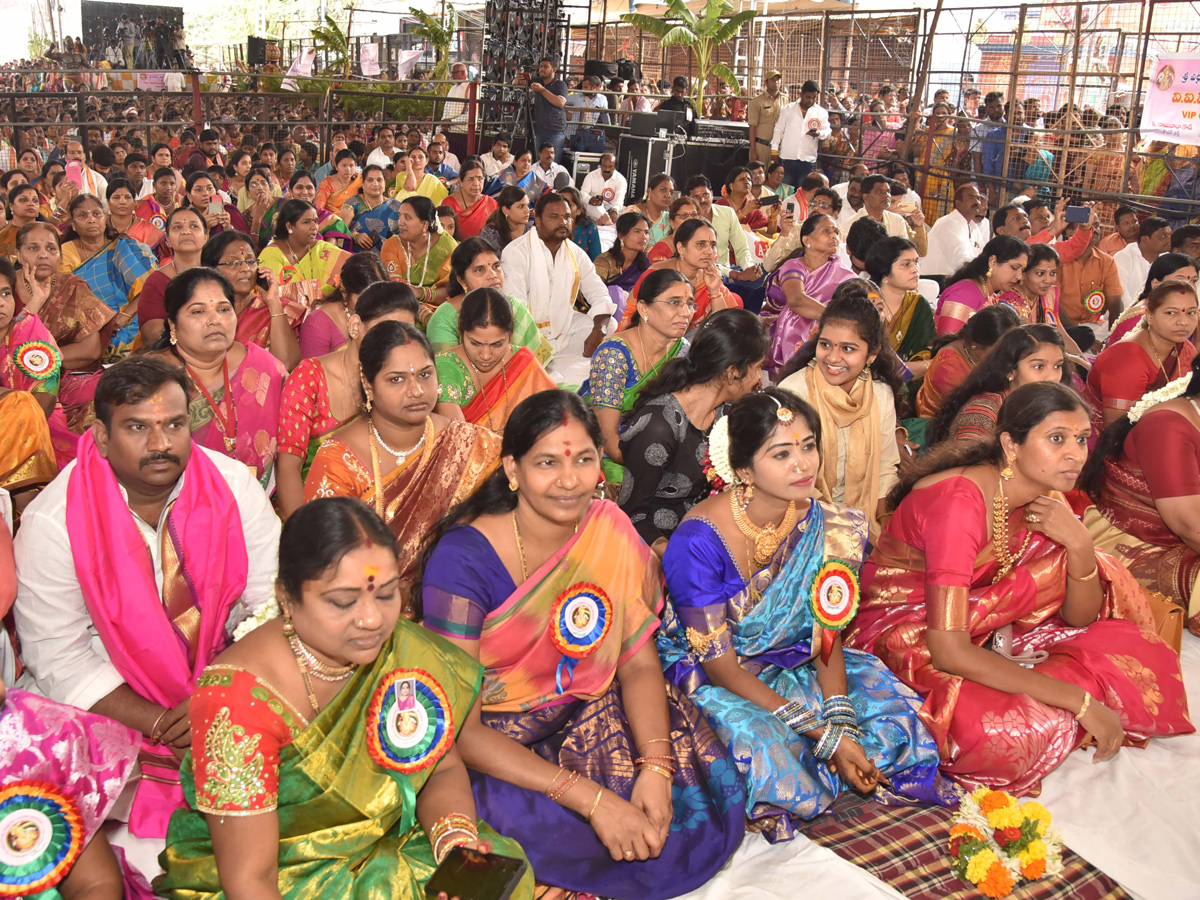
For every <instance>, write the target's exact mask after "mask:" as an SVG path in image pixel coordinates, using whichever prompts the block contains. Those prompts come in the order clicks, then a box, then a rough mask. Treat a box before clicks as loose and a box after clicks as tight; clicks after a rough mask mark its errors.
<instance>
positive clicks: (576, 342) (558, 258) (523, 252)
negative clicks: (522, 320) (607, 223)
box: [500, 228, 617, 357]
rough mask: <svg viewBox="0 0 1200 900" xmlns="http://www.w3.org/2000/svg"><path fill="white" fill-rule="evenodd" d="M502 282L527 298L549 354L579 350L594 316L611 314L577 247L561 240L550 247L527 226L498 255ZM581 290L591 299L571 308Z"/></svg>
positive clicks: (585, 257) (610, 304) (607, 298)
mask: <svg viewBox="0 0 1200 900" xmlns="http://www.w3.org/2000/svg"><path fill="white" fill-rule="evenodd" d="M500 264H501V266H502V267H503V268H504V287H505V290H507V291H508V293H509V294H511V295H512V296H514V297H516V298H517V299H519V300H524V301H525V302H526V303H528V304H529V309H530V311H531V312H532V313H533V319H534V321H535V322H536V323H537V326H538V328H539V329H541V332H542V334H544V335H545V336H546V339H547V340H549V341H550V344H551V346H553V347H554V355H555V357H558V356H560V355H563V354H570V355H578V356H582V355H583V345H584V342H585V341H586V340H587V336H588V334H590V333H591V331H592V326H593V322H594V321H595V319H596V317H597V316H601V315H608V316H611V315H612V314H613V313H614V312H616V310H617V305H616V304H615V303H614V302H613V300H612V298H611V297H610V296H609V294H608V288H607V287H606V286H605V284H604V281H603V279H601V278H600V276H599V275H597V274H596V267H595V266H594V265H592V261H591V260H590V259H589V258H588V255H587V253H586V252H584V250H583V248H582V247H580V246H578V245H577V244H575V243H573V242H572V241H569V240H567V241H563V243H562V246H560V247H559V248H558V253H557V254H555V255H553V256H551V254H550V250H549V249H548V248H547V247H546V245H545V244H544V243H542V240H541V238H539V237H538V233H537V229H536V228H531V229H530V230H529V231H527V232H526V233H525V234H524V235H523V236H522V237H519V238H517V239H516V240H514V241H510V242H509V244H508V246H507V247H505V248H504V252H503V253H502V254H501V256H500ZM580 292H582V293H583V296H584V298H585V299H586V300H587V301H588V303H589V304H590V305H591V309H590V310H589V311H588V313H587V314H586V315H584V314H583V313H581V312H578V311H577V310H576V309H575V297H576V295H577V294H578V293H580Z"/></svg>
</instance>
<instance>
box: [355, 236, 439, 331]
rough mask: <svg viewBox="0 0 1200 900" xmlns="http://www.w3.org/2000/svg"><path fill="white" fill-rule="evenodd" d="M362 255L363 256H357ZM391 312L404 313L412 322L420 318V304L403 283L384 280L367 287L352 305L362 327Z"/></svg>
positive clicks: (410, 289)
mask: <svg viewBox="0 0 1200 900" xmlns="http://www.w3.org/2000/svg"><path fill="white" fill-rule="evenodd" d="M362 255H364V254H361V253H360V254H359V256H362ZM357 258H358V257H352V259H357ZM347 265H349V263H347ZM393 312H406V313H408V314H409V315H411V316H412V319H413V321H414V322H416V321H418V320H419V319H420V316H421V304H420V302H419V301H418V300H417V295H416V294H414V293H413V289H412V288H411V287H409V286H408V285H407V284H406V283H405V282H403V281H388V280H387V279H386V278H385V279H384V280H383V281H377V282H375V283H374V284H370V285H367V287H366V289H365V290H363V292H362V293H361V294H359V295H358V302H357V303H356V304H355V305H354V315H356V316H358V318H359V320H360V321H361V322H362V323H363V325H366V324H367V323H368V322H375V321H378V320H379V319H382V318H383V317H384V316H386V315H387V314H388V313H393Z"/></svg>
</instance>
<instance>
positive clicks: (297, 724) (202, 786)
mask: <svg viewBox="0 0 1200 900" xmlns="http://www.w3.org/2000/svg"><path fill="white" fill-rule="evenodd" d="M191 719H192V766H193V770H194V773H195V782H196V809H197V810H199V811H200V812H202V813H208V814H215V815H221V816H251V815H256V814H258V813H264V812H270V811H271V810H274V809H276V808H277V807H278V805H279V751H280V748H282V747H284V746H286V745H287V744H289V743H291V741H292V740H293V739H294V738H295V737H296V736H297V735H298V734H300V732H301V731H303V730H304V728H305V727H306V726H307V725H308V721H307V720H306V719H305V718H304V716H302V715H301V714H300V713H299V712H298V711H297V710H296V708H295V707H294V706H292V705H291V704H290V703H288V701H287V700H286V699H284V698H283V697H282V696H281V695H280V693H279V692H278V691H277V690H275V688H273V687H271V685H269V684H267V682H265V681H263V680H261V679H260V678H258V677H257V676H255V675H252V674H250V673H249V672H247V671H246V670H245V669H239V668H237V667H236V666H209V667H208V668H207V669H205V670H204V673H203V674H202V675H201V676H200V678H199V679H198V680H197V681H196V692H195V693H194V694H193V695H192V703H191Z"/></svg>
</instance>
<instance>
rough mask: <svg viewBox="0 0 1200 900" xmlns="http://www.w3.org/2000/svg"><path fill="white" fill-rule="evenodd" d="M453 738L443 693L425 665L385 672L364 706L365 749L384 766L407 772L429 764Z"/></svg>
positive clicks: (443, 751) (438, 757) (447, 703)
mask: <svg viewBox="0 0 1200 900" xmlns="http://www.w3.org/2000/svg"><path fill="white" fill-rule="evenodd" d="M453 740H454V712H453V710H452V709H451V708H450V701H449V700H448V699H447V698H446V692H445V691H444V690H442V686H441V685H440V684H438V683H437V681H436V679H434V677H433V676H432V675H430V674H429V673H428V672H426V671H424V670H423V669H396V670H395V671H393V672H389V673H388V674H387V675H385V676H384V678H383V680H382V681H381V682H380V683H379V687H378V688H376V690H375V695H374V696H373V697H372V698H371V705H370V707H369V708H368V709H367V750H368V751H369V752H370V754H371V758H372V759H374V760H375V762H377V763H379V765H381V766H383V767H384V768H385V769H394V770H395V771H397V772H401V773H403V774H405V775H410V774H412V773H413V772H418V771H420V770H421V769H424V768H427V767H428V766H432V765H433V764H434V763H436V762H437V761H438V760H439V759H441V758H442V757H443V756H444V755H445V754H446V751H447V750H449V749H450V745H451V743H452V742H453Z"/></svg>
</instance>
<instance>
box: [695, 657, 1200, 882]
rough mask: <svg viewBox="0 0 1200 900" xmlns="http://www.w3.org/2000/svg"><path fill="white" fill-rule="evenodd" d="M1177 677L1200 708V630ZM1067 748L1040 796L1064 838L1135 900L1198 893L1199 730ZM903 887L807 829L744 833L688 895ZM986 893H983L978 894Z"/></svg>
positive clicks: (1196, 712) (1199, 712)
mask: <svg viewBox="0 0 1200 900" xmlns="http://www.w3.org/2000/svg"><path fill="white" fill-rule="evenodd" d="M1183 680H1184V685H1185V686H1186V688H1187V692H1188V699H1189V701H1190V706H1189V710H1190V712H1191V715H1192V718H1193V720H1196V718H1197V716H1200V638H1196V637H1193V636H1192V635H1190V634H1185V635H1184V638H1183ZM1092 756H1093V752H1092V751H1091V750H1084V751H1077V752H1075V753H1072V754H1071V756H1070V757H1069V758H1068V759H1067V761H1066V762H1065V763H1063V765H1061V766H1060V767H1059V768H1058V769H1056V770H1055V771H1054V772H1052V773H1051V774H1050V776H1049V777H1048V778H1046V780H1045V781H1044V782H1043V790H1042V795H1041V796H1040V797H1039V798H1038V800H1039V801H1040V802H1042V803H1044V804H1045V806H1046V808H1047V809H1049V810H1050V814H1051V815H1052V816H1053V817H1054V824H1055V825H1056V826H1058V828H1059V829H1061V830H1062V833H1063V838H1064V840H1065V842H1066V844H1067V846H1068V847H1070V848H1071V849H1072V850H1074V851H1075V852H1076V853H1078V854H1079V855H1080V856H1082V857H1084V858H1085V859H1087V860H1088V861H1089V862H1090V863H1092V865H1094V866H1096V867H1097V868H1098V869H1100V870H1101V871H1103V872H1105V873H1106V874H1107V875H1109V876H1110V877H1111V878H1113V879H1114V880H1116V881H1117V882H1119V883H1120V884H1121V886H1122V887H1124V888H1125V890H1127V891H1128V892H1129V893H1130V894H1131V895H1133V896H1134V897H1136V898H1140V900H1197V898H1200V854H1198V851H1197V848H1198V847H1200V734H1190V735H1186V736H1183V737H1176V738H1166V739H1161V740H1154V741H1151V742H1150V746H1149V747H1147V748H1146V749H1144V750H1137V749H1132V748H1128V747H1126V748H1125V749H1123V750H1121V752H1120V753H1118V754H1117V757H1116V759H1113V760H1110V761H1109V762H1107V763H1100V764H1093V763H1092ZM799 896H805V897H836V898H837V900H876V898H884V897H890V898H896V897H901V896H903V895H902V894H900V893H898V892H897V891H895V890H893V889H892V888H890V887H888V885H886V884H885V883H884V882H882V881H880V880H878V879H877V878H875V877H873V876H872V875H870V874H868V873H867V872H866V871H865V870H863V869H859V868H858V867H856V866H854V865H852V864H851V863H849V862H847V861H845V860H843V859H841V858H840V857H839V856H837V855H836V854H835V853H833V852H832V851H830V850H826V849H825V848H824V847H821V846H819V845H817V844H814V843H813V842H812V841H810V840H808V839H807V838H804V837H799V836H798V837H797V838H796V839H795V840H794V841H791V842H789V843H784V844H775V845H773V846H772V845H770V844H768V843H767V842H766V841H765V840H764V839H763V838H762V837H760V836H758V835H753V834H751V835H747V836H746V840H745V841H744V842H743V843H742V846H741V848H740V849H739V850H738V852H737V853H736V854H735V855H734V857H733V859H732V860H730V862H729V863H728V864H727V865H726V866H725V867H724V868H723V869H722V870H721V872H720V873H719V874H718V875H717V877H716V878H714V879H713V880H712V881H710V882H709V883H708V884H706V885H705V886H704V887H703V888H701V889H700V890H698V891H693V892H692V893H690V894H687V895H686V897H687V900H750V898H754V900H776V898H778V900H794V898H796V897H799ZM981 896H982V895H981Z"/></svg>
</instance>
